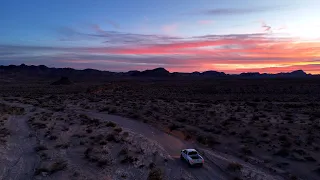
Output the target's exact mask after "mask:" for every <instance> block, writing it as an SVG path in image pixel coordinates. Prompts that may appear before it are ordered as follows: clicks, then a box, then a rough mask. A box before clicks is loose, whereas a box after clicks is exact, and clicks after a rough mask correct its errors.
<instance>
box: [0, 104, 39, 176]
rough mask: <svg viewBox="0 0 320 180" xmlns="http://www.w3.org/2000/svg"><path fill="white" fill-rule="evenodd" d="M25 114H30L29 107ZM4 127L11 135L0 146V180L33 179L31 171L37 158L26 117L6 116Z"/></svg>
mask: <svg viewBox="0 0 320 180" xmlns="http://www.w3.org/2000/svg"><path fill="white" fill-rule="evenodd" d="M24 107H26V108H25V109H26V111H27V112H26V113H27V114H28V115H32V113H31V114H29V113H30V106H24ZM7 118H8V119H7V122H6V124H5V127H7V129H8V130H9V132H10V133H11V134H10V136H9V137H8V139H7V142H6V143H5V145H4V144H2V145H0V154H1V155H0V179H2V180H10V179H15V180H27V179H33V171H34V169H35V168H36V166H37V164H38V162H39V158H38V156H37V154H36V153H35V152H34V147H35V146H36V138H35V137H34V136H32V134H31V131H30V128H29V127H28V125H27V123H26V122H27V120H28V118H27V116H26V115H8V116H7Z"/></svg>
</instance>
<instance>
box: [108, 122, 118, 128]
mask: <svg viewBox="0 0 320 180" xmlns="http://www.w3.org/2000/svg"><path fill="white" fill-rule="evenodd" d="M106 126H107V127H116V126H117V124H116V123H114V122H111V121H108V122H107V123H106Z"/></svg>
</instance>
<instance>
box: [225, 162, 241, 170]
mask: <svg viewBox="0 0 320 180" xmlns="http://www.w3.org/2000/svg"><path fill="white" fill-rule="evenodd" d="M227 169H228V170H229V171H233V172H236V171H241V169H242V165H241V164H239V163H236V162H232V163H230V164H228V166H227Z"/></svg>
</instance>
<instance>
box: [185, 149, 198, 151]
mask: <svg viewBox="0 0 320 180" xmlns="http://www.w3.org/2000/svg"><path fill="white" fill-rule="evenodd" d="M185 150H186V151H188V152H191V151H196V152H197V150H195V149H185Z"/></svg>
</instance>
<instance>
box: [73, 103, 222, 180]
mask: <svg viewBox="0 0 320 180" xmlns="http://www.w3.org/2000/svg"><path fill="white" fill-rule="evenodd" d="M76 111H77V112H78V113H85V114H86V115H88V116H89V117H91V118H97V119H100V120H105V121H113V122H115V123H117V124H118V125H119V126H121V127H123V128H127V129H130V130H132V131H134V132H136V133H139V134H141V135H143V136H145V137H148V138H149V139H152V140H154V141H157V142H158V143H159V144H160V145H161V146H162V147H163V148H164V149H165V150H166V151H167V152H168V153H169V154H170V155H171V157H172V160H173V161H175V163H176V165H177V166H182V167H184V168H186V169H188V171H189V172H190V173H191V174H192V175H193V176H194V177H195V178H196V179H203V180H211V179H212V180H217V179H219V180H224V179H228V178H227V175H226V174H225V173H224V172H223V171H222V170H221V169H220V168H219V167H217V165H215V164H213V163H212V162H209V161H208V162H206V163H205V165H204V166H203V167H202V168H189V167H188V165H187V163H185V162H182V161H181V160H180V151H181V150H182V149H184V148H196V146H195V145H194V144H191V143H188V142H186V141H182V140H180V139H178V138H176V137H174V136H171V135H169V134H166V133H164V132H162V131H160V130H157V129H155V128H153V127H151V126H150V125H147V124H145V123H142V122H139V121H135V120H131V119H128V118H123V117H119V116H114V115H109V114H107V113H101V112H93V111H86V110H83V109H81V110H80V109H78V110H76Z"/></svg>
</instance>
